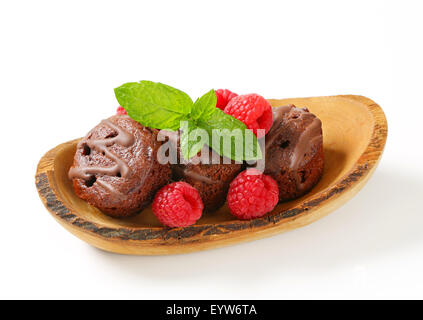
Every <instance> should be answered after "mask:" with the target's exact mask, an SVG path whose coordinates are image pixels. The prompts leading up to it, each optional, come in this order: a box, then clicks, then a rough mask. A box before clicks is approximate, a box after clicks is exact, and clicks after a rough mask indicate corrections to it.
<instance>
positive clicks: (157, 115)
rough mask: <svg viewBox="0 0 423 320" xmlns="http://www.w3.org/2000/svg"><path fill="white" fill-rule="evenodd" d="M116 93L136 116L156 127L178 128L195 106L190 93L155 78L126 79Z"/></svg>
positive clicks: (140, 120) (131, 113) (135, 117)
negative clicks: (129, 80) (148, 79)
mask: <svg viewBox="0 0 423 320" xmlns="http://www.w3.org/2000/svg"><path fill="white" fill-rule="evenodd" d="M115 95H116V99H117V100H118V102H119V104H120V105H121V106H122V107H123V108H124V109H125V110H126V112H127V113H128V115H129V116H130V117H131V118H132V119H134V120H135V121H138V122H139V123H141V124H143V125H144V126H147V127H151V128H156V129H170V130H177V129H178V128H179V126H180V121H181V120H186V119H188V118H189V114H190V113H191V110H192V106H193V102H192V100H191V98H190V97H189V96H188V95H187V94H186V93H184V92H182V91H180V90H178V89H175V88H173V87H170V86H168V85H165V84H162V83H159V82H152V81H140V82H129V83H125V84H123V85H122V86H120V87H118V88H116V89H115Z"/></svg>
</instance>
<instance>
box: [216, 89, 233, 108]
mask: <svg viewBox="0 0 423 320" xmlns="http://www.w3.org/2000/svg"><path fill="white" fill-rule="evenodd" d="M214 92H216V97H217V103H216V107H218V108H219V109H221V110H222V111H223V109H225V107H226V105H227V104H228V102H229V101H231V99H232V98H235V97H237V96H238V95H237V94H236V93H233V92H232V91H230V90H228V89H218V90H215V91H214Z"/></svg>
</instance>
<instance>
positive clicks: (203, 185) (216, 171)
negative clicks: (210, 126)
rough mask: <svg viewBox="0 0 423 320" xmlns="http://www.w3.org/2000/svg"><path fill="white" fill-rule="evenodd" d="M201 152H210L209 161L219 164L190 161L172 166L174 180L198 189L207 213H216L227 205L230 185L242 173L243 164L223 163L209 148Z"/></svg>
mask: <svg viewBox="0 0 423 320" xmlns="http://www.w3.org/2000/svg"><path fill="white" fill-rule="evenodd" d="M201 152H209V154H210V158H209V159H213V158H214V159H215V160H217V161H219V163H215V164H214V163H209V164H207V163H202V162H201V161H200V162H199V163H193V160H192V159H190V160H189V161H188V163H186V164H178V165H173V166H172V172H173V179H174V180H175V181H185V182H187V183H189V184H190V185H192V186H193V187H194V188H196V189H197V190H198V192H199V194H200V196H201V199H202V200H203V204H204V210H205V211H208V212H211V211H216V210H217V209H219V208H220V207H221V206H222V205H223V204H224V203H225V201H226V195H227V193H228V189H229V184H230V183H231V182H232V180H233V179H235V177H236V176H237V175H238V173H240V172H241V169H242V164H239V163H235V162H234V161H231V162H230V163H228V164H225V163H223V158H222V157H221V156H219V155H218V154H217V153H215V152H214V151H213V150H212V149H210V148H209V147H207V146H205V148H203V150H202V151H201ZM199 160H201V157H200V159H199ZM226 160H227V159H226ZM217 161H215V162H217ZM197 162H198V161H197Z"/></svg>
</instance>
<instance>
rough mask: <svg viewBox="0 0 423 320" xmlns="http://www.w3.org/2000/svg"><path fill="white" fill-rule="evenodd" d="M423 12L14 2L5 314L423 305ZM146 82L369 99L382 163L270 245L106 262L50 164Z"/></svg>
mask: <svg viewBox="0 0 423 320" xmlns="http://www.w3.org/2000/svg"><path fill="white" fill-rule="evenodd" d="M422 9H423V8H422V5H421V1H404V0H403V1H395V2H394V1H283V2H282V1H274V2H272V1H245V0H244V1H239V2H238V1H210V2H204V1H167V2H164V1H143V2H142V1H113V2H112V1H68V2H65V1H41V0H40V1H2V2H1V4H0V36H1V38H0V93H1V97H0V99H1V105H2V108H1V116H0V117H1V127H0V128H1V130H0V132H1V135H2V139H1V147H0V150H1V151H0V152H1V158H0V161H1V168H2V170H1V178H0V179H1V182H0V188H1V190H0V197H1V210H0V212H1V213H0V214H1V219H0V227H1V228H0V249H1V250H0V298H130V299H131V298H146V299H157V298H168V299H175V298H179V299H183V298H200V299H203V298H210V299H215V298H223V299H225V298H233V299H247V298H260V299H261V298H288V299H291V298H313V299H316V298H324V299H325V298H365V299H367V298H423V293H422V290H423V279H422V270H423V251H422V249H423V231H422V229H423V212H422V211H423V210H422V195H423V181H422V179H423V173H422V167H421V166H422V156H423V151H422V150H423V148H422V143H421V141H422V140H421V138H422V133H421V132H422V131H421V130H422V123H423V122H422V121H423V119H422V116H423V112H422V109H423V105H422V99H421V96H422V74H423V67H422V66H423V63H422V59H423V46H422V32H423V23H422V12H423V10H422ZM142 79H148V80H153V81H161V82H164V83H168V84H170V85H173V86H175V87H177V88H180V89H182V90H184V91H186V92H188V93H189V94H190V95H191V96H192V97H193V98H195V97H197V96H199V95H201V94H203V93H205V92H206V91H208V90H210V89H211V88H216V89H217V88H230V89H232V90H233V91H235V92H238V93H249V92H257V93H260V94H262V95H263V96H265V97H268V98H287V97H306V96H322V95H336V94H361V95H365V96H368V97H370V98H371V99H373V100H375V101H376V102H377V103H379V104H380V105H381V106H382V107H383V109H384V110H385V112H386V115H387V118H388V124H389V137H388V142H387V146H386V150H385V153H384V156H383V159H382V161H381V163H380V166H379V168H378V170H377V171H376V173H375V175H374V176H373V178H372V179H371V180H370V181H369V183H368V184H367V185H366V186H365V188H364V189H363V190H362V191H361V192H360V193H359V194H358V195H357V196H356V197H355V198H353V199H352V200H351V201H350V202H348V203H347V204H346V205H345V206H344V207H342V208H341V209H339V210H336V211H335V212H333V213H332V214H331V215H329V216H328V217H326V218H324V219H322V220H320V221H318V222H316V223H314V224H312V225H310V226H307V227H305V228H302V229H299V230H296V231H293V232H290V233H286V234H282V235H278V236H275V237H272V238H268V239H264V240H260V241H255V242H252V243H247V244H241V245H237V246H233V247H228V248H222V249H217V250H212V251H205V252H199V253H193V254H188V255H178V256H163V257H133V256H122V255H116V254H110V253H106V252H103V251H100V250H97V249H95V248H92V247H90V246H89V245H87V244H85V243H84V242H82V241H80V240H79V239H77V238H75V237H74V236H72V235H71V234H69V233H68V232H66V231H65V230H64V229H63V228H62V227H61V226H60V225H58V224H57V223H56V222H55V221H54V219H53V218H52V217H51V216H50V215H49V214H48V212H47V210H46V209H45V208H44V206H43V205H42V203H41V201H40V200H39V198H38V195H37V192H36V189H35V185H34V174H35V169H36V165H37V162H38V160H39V158H40V157H41V156H42V155H43V154H44V152H46V151H47V150H49V149H50V148H52V147H54V146H55V145H57V144H59V143H61V142H64V141H67V140H70V139H73V138H76V137H80V136H82V135H84V134H85V133H86V132H87V131H88V130H89V129H90V128H91V127H93V126H94V125H95V124H97V123H98V122H99V121H100V119H103V118H106V117H108V116H109V115H111V114H113V113H114V111H115V108H116V107H117V102H116V100H115V97H114V93H113V88H115V87H117V86H119V85H121V84H122V83H124V82H129V81H138V80H142Z"/></svg>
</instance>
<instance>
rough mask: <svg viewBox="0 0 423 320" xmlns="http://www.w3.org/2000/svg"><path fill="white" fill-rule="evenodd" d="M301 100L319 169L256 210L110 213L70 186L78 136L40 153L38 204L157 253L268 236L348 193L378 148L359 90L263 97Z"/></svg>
mask: <svg viewBox="0 0 423 320" xmlns="http://www.w3.org/2000/svg"><path fill="white" fill-rule="evenodd" d="M269 101H270V103H271V104H272V106H282V105H287V104H290V103H293V104H295V105H296V106H297V107H307V108H309V110H310V111H311V112H313V113H314V114H316V115H317V116H318V117H319V118H320V119H321V120H322V123H323V140H324V152H325V169H324V173H323V177H322V179H321V180H320V182H319V183H318V184H317V185H316V186H315V187H314V188H313V189H312V190H311V192H309V193H308V194H306V195H305V196H303V197H301V198H299V199H296V200H294V201H289V202H286V203H281V204H279V205H278V206H277V207H276V208H275V209H274V210H273V212H271V213H269V214H267V215H265V216H264V217H262V218H259V219H255V220H249V221H240V220H237V219H236V218H234V217H233V216H232V215H230V213H229V210H228V208H227V207H226V206H224V207H222V208H221V209H220V210H219V211H217V212H215V213H212V214H207V213H206V214H204V215H203V217H202V218H201V219H200V220H199V221H198V222H197V223H196V224H195V225H193V226H190V227H186V228H175V229H170V228H166V227H163V226H161V225H160V223H159V222H158V220H157V219H156V218H155V216H154V215H153V213H152V211H151V207H150V208H147V209H145V210H143V211H142V212H141V213H140V214H139V215H137V216H135V217H131V218H125V219H114V218H111V217H109V216H106V215H105V214H103V213H101V212H100V211H99V210H98V209H96V208H94V207H92V206H90V205H89V204H88V203H87V202H85V201H83V200H81V199H79V198H78V197H77V196H76V195H75V194H74V192H73V188H72V185H71V182H70V181H69V179H68V178H67V172H68V170H69V168H70V166H71V163H72V160H73V156H74V153H75V149H76V144H77V141H78V140H73V141H69V142H66V143H63V144H61V145H59V146H57V147H56V148H54V149H52V150H50V151H49V152H47V153H46V154H45V155H44V157H43V158H42V159H41V160H40V162H39V164H38V168H37V173H36V186H37V189H38V192H39V195H40V197H41V200H42V201H43V203H44V205H45V206H46V208H47V209H48V211H50V213H51V214H52V216H53V217H54V218H55V219H56V220H57V221H58V222H59V223H60V224H61V225H62V226H64V227H65V228H66V229H67V230H69V231H70V232H71V233H73V234H74V235H76V236H77V237H79V238H81V239H82V240H84V241H86V242H88V243H89V244H91V245H93V246H95V247H97V248H100V249H103V250H107V251H112V252H117V253H123V254H139V255H158V254H175V253H186V252H192V251H198V250H205V249H211V248H217V247H222V246H227V245H231V244H235V243H239V242H244V241H251V240H255V239H259V238H263V237H268V236H271V235H274V234H278V233H281V232H285V231H289V230H292V229H295V228H299V227H302V226H305V225H307V224H309V223H312V222H314V221H316V220H318V219H320V218H322V217H324V216H326V215H327V214H329V213H330V212H331V211H333V210H335V209H336V208H338V207H339V206H341V205H342V204H344V203H345V202H346V201H347V200H349V199H351V198H352V197H353V196H354V195H355V194H356V193H357V192H358V191H359V190H360V189H361V188H362V187H363V185H364V184H365V183H366V182H367V180H368V179H369V177H370V176H371V174H372V173H373V171H374V170H375V168H376V165H377V164H378V161H379V159H380V157H381V155H382V152H383V148H384V146H385V141H386V137H387V123H386V118H385V115H384V113H383V111H382V109H381V108H380V107H379V106H378V105H377V104H376V103H375V102H373V101H372V100H370V99H368V98H365V97H362V96H353V95H349V96H332V97H314V98H297V99H283V100H269Z"/></svg>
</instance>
